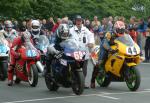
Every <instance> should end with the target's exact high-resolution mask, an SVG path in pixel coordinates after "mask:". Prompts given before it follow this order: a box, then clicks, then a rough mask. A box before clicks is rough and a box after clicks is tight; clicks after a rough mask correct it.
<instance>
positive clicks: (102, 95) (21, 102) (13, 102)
mask: <svg viewBox="0 0 150 103" xmlns="http://www.w3.org/2000/svg"><path fill="white" fill-rule="evenodd" d="M146 90H147V91H146ZM141 93H150V89H145V90H144V91H136V92H120V93H109V92H100V94H88V95H80V96H78V95H75V96H64V97H52V98H41V99H30V100H21V101H11V102H2V103H25V102H36V101H45V100H55V99H65V98H75V97H88V96H100V97H104V98H109V99H113V100H118V99H120V98H116V97H112V96H108V95H118V94H141Z"/></svg>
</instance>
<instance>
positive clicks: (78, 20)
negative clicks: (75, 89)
mask: <svg viewBox="0 0 150 103" xmlns="http://www.w3.org/2000/svg"><path fill="white" fill-rule="evenodd" d="M74 22H75V25H74V26H73V27H72V28H70V35H71V38H73V39H75V40H76V41H77V42H79V43H81V44H84V45H85V48H87V49H88V53H87V54H86V57H85V59H86V60H85V61H84V65H83V74H84V76H85V77H86V75H87V65H88V59H90V56H89V50H90V49H91V48H93V46H94V43H95V40H94V34H93V33H92V32H90V31H89V30H88V28H86V27H85V26H83V24H82V23H83V19H82V17H81V16H80V15H76V17H75V21H74ZM85 88H88V86H86V85H85Z"/></svg>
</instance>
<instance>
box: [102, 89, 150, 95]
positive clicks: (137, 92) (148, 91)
mask: <svg viewBox="0 0 150 103" xmlns="http://www.w3.org/2000/svg"><path fill="white" fill-rule="evenodd" d="M141 93H150V90H147V91H146V90H144V91H135V92H134V91H133V92H121V93H105V94H104V95H113V94H114V95H115V94H116V95H117V94H141Z"/></svg>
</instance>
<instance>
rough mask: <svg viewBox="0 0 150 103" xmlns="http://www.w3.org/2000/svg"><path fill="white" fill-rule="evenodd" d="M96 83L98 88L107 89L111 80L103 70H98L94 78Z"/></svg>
mask: <svg viewBox="0 0 150 103" xmlns="http://www.w3.org/2000/svg"><path fill="white" fill-rule="evenodd" d="M96 81H97V83H98V84H99V86H100V87H108V86H109V84H110V83H111V79H110V77H109V75H108V74H106V72H105V70H104V69H102V70H99V71H98V74H97V76H96Z"/></svg>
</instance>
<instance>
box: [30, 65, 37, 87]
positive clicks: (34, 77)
mask: <svg viewBox="0 0 150 103" xmlns="http://www.w3.org/2000/svg"><path fill="white" fill-rule="evenodd" d="M28 82H29V84H30V86H32V87H35V86H36V85H37V83H38V70H37V67H36V65H35V64H32V65H31V67H30V71H29V74H28Z"/></svg>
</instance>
